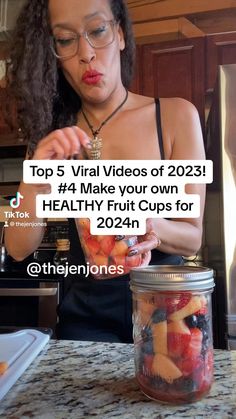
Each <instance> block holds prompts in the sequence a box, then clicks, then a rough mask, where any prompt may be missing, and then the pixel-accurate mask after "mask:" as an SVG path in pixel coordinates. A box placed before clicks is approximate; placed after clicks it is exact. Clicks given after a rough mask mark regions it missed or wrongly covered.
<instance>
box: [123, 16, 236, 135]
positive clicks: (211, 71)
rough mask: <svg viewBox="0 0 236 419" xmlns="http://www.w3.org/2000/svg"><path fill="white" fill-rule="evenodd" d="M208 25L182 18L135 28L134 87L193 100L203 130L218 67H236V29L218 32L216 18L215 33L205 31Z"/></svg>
mask: <svg viewBox="0 0 236 419" xmlns="http://www.w3.org/2000/svg"><path fill="white" fill-rule="evenodd" d="M217 22H218V21H217ZM201 23H202V22H201ZM204 23H205V24H206V22H203V23H202V26H201V25H200V27H199V28H198V27H196V25H195V24H193V23H192V22H190V21H189V20H188V19H185V18H178V19H169V20H165V21H158V22H147V23H145V24H144V23H137V24H135V25H134V33H135V37H136V43H137V60H136V64H137V70H136V77H135V80H134V82H133V84H132V89H131V90H132V91H134V92H136V93H140V94H143V95H147V96H151V97H175V96H178V97H182V98H184V99H187V100H189V101H190V102H192V103H193V104H194V105H195V106H196V108H197V109H198V112H199V115H200V119H201V122H202V128H203V131H204V130H205V121H206V120H207V116H208V112H209V108H210V106H211V101H212V95H211V92H212V91H213V89H214V85H215V82H216V78H217V73H218V67H219V65H221V64H232V63H236V29H235V31H231V32H222V33H213V32H214V19H213V21H211V25H212V26H211V27H209V22H208V26H207V27H206V29H207V30H211V31H212V33H204V32H203V30H204ZM230 23H231V21H230ZM218 26H219V22H218ZM221 26H222V22H221Z"/></svg>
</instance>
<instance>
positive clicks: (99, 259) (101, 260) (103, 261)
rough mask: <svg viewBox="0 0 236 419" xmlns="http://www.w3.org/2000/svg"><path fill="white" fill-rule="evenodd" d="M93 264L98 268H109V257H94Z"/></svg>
mask: <svg viewBox="0 0 236 419" xmlns="http://www.w3.org/2000/svg"><path fill="white" fill-rule="evenodd" d="M93 264H94V265H97V266H103V265H105V266H108V258H107V256H102V255H94V256H93Z"/></svg>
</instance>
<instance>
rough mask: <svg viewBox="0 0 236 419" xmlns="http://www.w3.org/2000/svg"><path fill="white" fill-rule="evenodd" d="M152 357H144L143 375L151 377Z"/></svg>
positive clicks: (148, 355)
mask: <svg viewBox="0 0 236 419" xmlns="http://www.w3.org/2000/svg"><path fill="white" fill-rule="evenodd" d="M153 359H154V355H150V354H147V355H145V356H144V361H143V374H144V375H147V376H149V375H151V374H152V364H153Z"/></svg>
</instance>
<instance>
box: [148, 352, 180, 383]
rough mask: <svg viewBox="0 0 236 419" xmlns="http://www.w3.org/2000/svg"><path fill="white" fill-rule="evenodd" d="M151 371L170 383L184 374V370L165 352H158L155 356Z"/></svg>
mask: <svg viewBox="0 0 236 419" xmlns="http://www.w3.org/2000/svg"><path fill="white" fill-rule="evenodd" d="M151 372H152V374H153V375H159V376H160V377H161V378H163V379H164V380H165V381H167V382H168V383H172V382H173V381H174V380H176V379H177V378H180V377H181V376H182V372H181V371H180V369H179V368H178V367H177V366H176V365H175V364H174V362H173V361H172V360H171V359H170V358H168V357H167V356H166V355H163V354H156V355H155V356H154V358H153V362H152V369H151Z"/></svg>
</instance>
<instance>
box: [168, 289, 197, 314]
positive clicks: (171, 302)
mask: <svg viewBox="0 0 236 419" xmlns="http://www.w3.org/2000/svg"><path fill="white" fill-rule="evenodd" d="M190 299H191V294H190V293H187V292H186V293H182V294H181V295H179V296H178V297H175V298H174V296H173V297H171V296H170V297H166V298H165V306H166V310H167V313H168V314H171V313H174V311H178V310H180V309H181V308H183V307H184V306H186V305H187V304H188V302H189V301H190Z"/></svg>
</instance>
